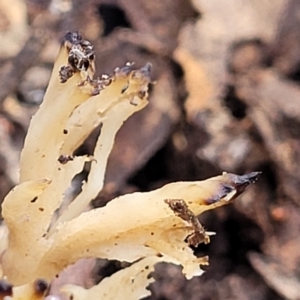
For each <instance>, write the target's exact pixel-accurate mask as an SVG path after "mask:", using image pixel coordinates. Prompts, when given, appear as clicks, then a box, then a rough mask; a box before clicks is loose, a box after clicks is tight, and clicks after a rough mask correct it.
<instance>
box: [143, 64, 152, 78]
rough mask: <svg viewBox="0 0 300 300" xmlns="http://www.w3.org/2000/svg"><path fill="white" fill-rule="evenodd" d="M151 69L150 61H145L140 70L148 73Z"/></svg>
mask: <svg viewBox="0 0 300 300" xmlns="http://www.w3.org/2000/svg"><path fill="white" fill-rule="evenodd" d="M151 69H152V64H151V63H149V62H148V63H146V65H145V66H144V67H143V68H142V71H143V72H145V73H146V75H149V74H150V72H151Z"/></svg>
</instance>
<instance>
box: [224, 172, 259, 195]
mask: <svg viewBox="0 0 300 300" xmlns="http://www.w3.org/2000/svg"><path fill="white" fill-rule="evenodd" d="M261 173H262V172H251V173H249V174H245V175H235V174H228V176H229V178H230V181H231V184H232V185H233V186H234V187H235V189H236V190H237V194H241V193H242V192H243V191H244V190H245V188H246V187H247V186H248V185H249V184H251V183H254V182H256V181H257V179H258V178H259V176H260V174H261Z"/></svg>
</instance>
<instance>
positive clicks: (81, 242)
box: [0, 33, 259, 299]
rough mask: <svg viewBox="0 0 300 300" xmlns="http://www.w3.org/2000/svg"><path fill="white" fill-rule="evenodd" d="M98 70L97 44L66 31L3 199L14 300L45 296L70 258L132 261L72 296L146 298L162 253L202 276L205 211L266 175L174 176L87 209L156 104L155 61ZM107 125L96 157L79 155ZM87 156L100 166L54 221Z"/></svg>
mask: <svg viewBox="0 0 300 300" xmlns="http://www.w3.org/2000/svg"><path fill="white" fill-rule="evenodd" d="M94 71H95V66H94V51H93V46H92V45H91V44H90V43H89V42H88V41H86V40H83V39H82V37H81V36H80V35H79V34H78V33H69V34H67V36H66V39H65V42H64V43H63V45H62V47H61V49H60V52H59V55H58V57H57V60H56V62H55V65H54V68H53V72H52V76H51V79H50V82H49V86H48V89H47V92H46V94H45V98H44V101H43V103H42V104H41V106H40V108H39V110H38V111H37V113H36V114H35V116H34V117H33V118H32V121H31V124H30V127H29V129H28V134H27V137H26V140H25V144H24V148H23V150H22V154H21V165H20V184H19V185H18V186H16V187H15V188H14V189H13V190H12V191H11V192H10V193H9V194H8V195H7V196H6V198H5V200H4V202H3V205H2V211H3V218H4V220H5V224H6V226H7V228H8V232H9V234H8V246H7V249H6V250H5V251H4V253H3V255H2V259H1V265H2V269H3V275H4V276H5V278H6V279H7V280H8V281H9V282H10V283H12V284H13V285H14V287H13V288H12V289H11V292H7V295H8V296H7V297H9V298H6V299H29V298H28V297H32V299H41V297H43V295H44V294H45V293H46V292H45V291H46V288H45V289H44V290H43V291H42V292H41V293H37V292H36V287H37V283H39V284H40V281H37V280H39V278H43V279H45V280H47V281H48V282H50V281H51V280H52V279H53V278H55V276H57V275H58V274H59V273H60V272H61V271H62V270H63V269H64V268H65V267H67V266H68V265H70V264H73V263H75V262H76V261H78V260H79V259H81V258H88V257H98V258H107V259H118V260H120V261H127V262H131V263H133V264H132V265H131V266H130V267H128V268H126V269H124V270H121V271H119V272H117V273H116V274H114V275H113V276H111V277H110V278H107V279H104V280H103V281H102V282H100V284H98V285H97V286H95V287H93V288H92V289H90V290H85V289H83V288H81V287H76V286H66V287H64V291H65V293H67V294H68V295H72V297H73V299H125V298H126V299H139V298H141V297H144V296H146V295H148V294H149V291H148V290H146V289H145V288H146V287H147V285H148V284H149V283H150V282H151V281H152V279H151V278H150V277H149V276H148V274H149V273H150V272H151V271H152V270H153V266H154V264H155V263H157V262H160V261H166V262H172V263H175V264H179V265H181V266H182V267H183V272H184V274H185V275H186V277H187V278H192V277H193V276H195V275H200V274H201V273H202V271H201V269H200V267H199V265H200V264H207V257H205V258H197V257H196V256H194V254H193V251H192V250H191V248H190V247H189V245H190V244H192V245H195V246H197V245H198V244H199V243H202V242H205V243H207V242H209V233H207V232H206V231H205V230H204V228H203V227H202V225H201V224H200V223H199V221H198V219H197V218H196V216H197V215H199V214H201V213H202V212H203V211H206V210H209V209H213V208H215V207H218V206H221V205H224V204H227V203H229V202H231V201H232V200H233V199H234V198H236V197H237V196H238V195H239V194H240V193H241V192H242V191H243V190H244V189H245V187H246V186H247V185H249V184H250V183H252V182H254V181H255V180H256V179H257V177H258V175H259V174H258V173H250V174H248V175H244V176H237V175H233V174H226V173H224V174H223V175H221V176H218V177H214V178H211V179H208V180H206V181H196V182H177V183H171V184H168V185H166V186H164V187H162V188H160V189H158V190H155V191H151V192H148V193H133V194H128V195H124V196H121V197H118V198H116V199H113V200H112V201H111V202H109V203H108V205H106V206H105V207H103V208H97V209H93V210H91V211H88V212H83V211H84V210H85V209H86V207H87V205H88V204H89V203H90V201H91V200H92V199H94V198H95V197H96V195H97V194H98V193H99V191H100V190H101V189H102V187H103V182H104V175H105V169H106V165H107V159H108V156H109V154H110V152H111V149H112V147H113V144H114V139H115V135H116V133H117V132H118V130H119V129H120V127H121V126H122V124H123V123H124V121H125V120H126V119H127V118H129V117H130V116H131V115H132V114H133V113H135V112H137V111H139V110H141V109H142V108H144V107H145V106H146V105H147V97H148V93H147V91H148V85H149V83H150V78H149V72H150V65H149V64H146V66H145V67H143V68H141V69H138V70H133V68H132V65H130V64H127V65H126V66H125V67H123V68H117V69H116V70H115V72H114V74H113V75H111V76H107V75H103V76H102V77H101V78H96V79H94ZM100 124H101V132H100V134H99V137H98V141H97V143H96V146H95V149H94V153H93V156H91V157H87V156H74V151H75V150H76V149H77V148H78V147H79V146H80V145H81V144H82V143H83V142H84V141H85V139H86V138H87V137H88V136H89V134H90V133H91V132H92V131H93V129H95V128H96V127H98V126H99V125H100ZM87 162H89V163H90V165H91V167H90V171H89V175H88V179H87V181H86V182H84V183H83V185H82V190H81V192H80V193H79V194H78V195H77V197H76V198H75V199H74V201H73V202H71V203H70V204H69V206H68V207H67V208H66V209H65V210H64V211H63V213H62V215H61V216H60V217H59V218H58V219H57V220H56V221H55V222H53V217H54V214H55V212H56V211H57V209H58V208H59V207H60V206H61V204H62V201H63V199H64V195H65V193H66V190H67V189H68V187H69V186H70V184H71V181H72V179H73V178H74V176H75V175H76V174H78V173H80V172H81V171H82V170H83V167H84V164H85V163H87ZM1 249H2V248H1ZM0 290H1V289H0ZM30 293H31V294H30ZM29 294H30V295H31V296H29ZM33 294H34V295H38V296H36V298H33V296H32V295H33ZM20 295H21V296H20ZM22 297H23V298H22ZM26 297H27V298H26ZM99 297H100V298H99ZM0 299H1V293H0Z"/></svg>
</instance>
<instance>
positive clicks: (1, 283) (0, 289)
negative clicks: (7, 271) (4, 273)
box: [0, 280, 13, 297]
mask: <svg viewBox="0 0 300 300" xmlns="http://www.w3.org/2000/svg"><path fill="white" fill-rule="evenodd" d="M12 288H13V286H12V285H11V284H10V283H7V282H6V281H5V280H0V297H5V296H12Z"/></svg>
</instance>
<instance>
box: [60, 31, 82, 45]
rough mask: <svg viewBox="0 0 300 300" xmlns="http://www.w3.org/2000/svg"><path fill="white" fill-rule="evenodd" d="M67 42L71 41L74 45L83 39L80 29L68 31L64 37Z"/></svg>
mask: <svg viewBox="0 0 300 300" xmlns="http://www.w3.org/2000/svg"><path fill="white" fill-rule="evenodd" d="M64 41H65V42H69V43H71V44H72V45H77V44H79V43H80V42H81V41H82V36H81V35H80V34H79V33H78V31H74V32H68V33H67V34H66V35H65V38H64Z"/></svg>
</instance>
